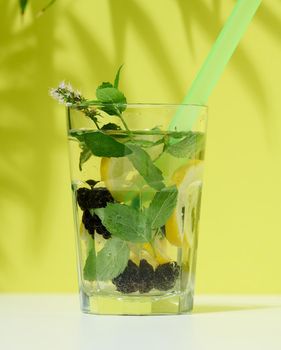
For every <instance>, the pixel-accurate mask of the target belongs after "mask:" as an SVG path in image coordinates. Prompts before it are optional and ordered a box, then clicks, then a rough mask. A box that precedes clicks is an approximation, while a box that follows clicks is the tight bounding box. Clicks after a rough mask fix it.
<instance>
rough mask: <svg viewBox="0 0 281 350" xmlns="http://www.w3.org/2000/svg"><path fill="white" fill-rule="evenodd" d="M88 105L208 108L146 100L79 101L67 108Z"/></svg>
mask: <svg viewBox="0 0 281 350" xmlns="http://www.w3.org/2000/svg"><path fill="white" fill-rule="evenodd" d="M89 106H97V107H98V106H102V107H104V106H119V107H120V106H126V107H144V108H149V107H167V108H172V107H197V108H198V107H200V108H202V109H205V110H208V108H209V107H208V106H207V105H204V104H196V103H162V102H152V103H150V102H149V103H146V102H143V103H142V102H135V103H101V102H94V101H93V102H91V101H89V102H87V103H81V104H76V105H73V106H69V108H79V107H89Z"/></svg>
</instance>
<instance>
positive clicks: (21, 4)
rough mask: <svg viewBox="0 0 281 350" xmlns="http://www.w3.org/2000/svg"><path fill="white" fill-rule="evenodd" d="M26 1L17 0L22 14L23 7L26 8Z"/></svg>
mask: <svg viewBox="0 0 281 350" xmlns="http://www.w3.org/2000/svg"><path fill="white" fill-rule="evenodd" d="M27 3H28V0H19V4H20V10H21V14H22V15H23V14H24V12H25V8H26V5H27Z"/></svg>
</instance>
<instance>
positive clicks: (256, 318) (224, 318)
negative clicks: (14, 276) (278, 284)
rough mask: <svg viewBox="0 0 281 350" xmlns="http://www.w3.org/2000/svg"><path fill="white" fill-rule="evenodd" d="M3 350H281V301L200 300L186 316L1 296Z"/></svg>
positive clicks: (70, 299)
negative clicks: (85, 310) (98, 310)
mask: <svg viewBox="0 0 281 350" xmlns="http://www.w3.org/2000/svg"><path fill="white" fill-rule="evenodd" d="M0 349H1V350H16V349H20V350H35V349H36V350H45V349H48V350H57V349H59V350H64V349H66V350H74V349H75V350H76V349H79V350H84V349H91V350H95V349H97V350H104V349H105V350H107V349H118V350H119V349H120V350H128V349H130V350H140V349H141V350H144V349H145V350H150V349H151V350H166V349H169V350H182V349H186V350H193V349H194V350H213V349H214V350H232V349H233V350H234V349H235V350H244V349H245V350H252V349H253V350H260V349H263V350H275V349H276V350H277V349H278V350H280V349H281V296H262V297H256V296H252V297H251V296H198V297H196V298H195V312H194V313H193V314H192V315H181V316H153V317H149V316H146V317H137V316H123V317H122V316H94V315H85V314H82V313H81V312H80V310H79V301H78V296H76V295H6V294H2V295H1V294H0Z"/></svg>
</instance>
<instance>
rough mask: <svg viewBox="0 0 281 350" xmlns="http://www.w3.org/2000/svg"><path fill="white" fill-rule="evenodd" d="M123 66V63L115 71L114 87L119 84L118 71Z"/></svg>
mask: <svg viewBox="0 0 281 350" xmlns="http://www.w3.org/2000/svg"><path fill="white" fill-rule="evenodd" d="M122 68H123V64H122V65H121V66H120V67H119V69H118V71H117V73H116V76H115V79H114V87H115V88H116V89H118V85H119V78H120V72H121V69H122Z"/></svg>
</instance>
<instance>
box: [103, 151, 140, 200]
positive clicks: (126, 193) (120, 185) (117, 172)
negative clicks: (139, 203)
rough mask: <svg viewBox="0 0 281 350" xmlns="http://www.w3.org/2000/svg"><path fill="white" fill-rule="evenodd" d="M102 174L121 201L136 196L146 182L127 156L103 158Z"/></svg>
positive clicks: (104, 180) (117, 198) (106, 183)
mask: <svg viewBox="0 0 281 350" xmlns="http://www.w3.org/2000/svg"><path fill="white" fill-rule="evenodd" d="M100 176H101V181H103V182H104V184H105V186H106V187H107V188H108V190H109V191H110V192H111V194H112V196H113V197H114V198H115V199H116V200H117V201H120V202H123V201H124V202H125V201H128V200H130V199H132V198H134V197H135V196H136V195H137V194H138V192H139V191H140V188H141V187H142V186H144V184H145V181H144V180H143V178H142V177H141V176H140V174H139V173H138V172H137V171H136V169H135V168H134V167H133V165H132V163H131V162H130V160H129V159H128V158H127V157H121V158H102V159H101V164H100Z"/></svg>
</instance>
